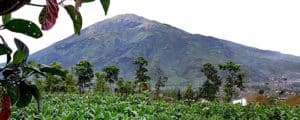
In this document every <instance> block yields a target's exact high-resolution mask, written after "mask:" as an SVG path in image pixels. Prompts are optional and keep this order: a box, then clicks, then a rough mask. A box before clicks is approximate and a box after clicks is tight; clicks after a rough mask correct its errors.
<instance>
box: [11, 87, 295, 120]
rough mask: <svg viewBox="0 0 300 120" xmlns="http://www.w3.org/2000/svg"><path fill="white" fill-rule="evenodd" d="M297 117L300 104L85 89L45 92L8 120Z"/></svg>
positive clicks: (290, 119) (262, 119) (278, 119)
mask: <svg viewBox="0 0 300 120" xmlns="http://www.w3.org/2000/svg"><path fill="white" fill-rule="evenodd" d="M23 118H25V119H27V120H34V119H42V120H77V119H78V120H87V119H95V120H111V119H116V120H123V119H124V120H132V119H138V120H206V119H211V120H222V119H224V120H225V119H226V120H228V119H232V120H236V119H238V120H245V119H250V120H300V106H298V107H289V106H284V105H252V106H246V107H243V106H240V105H232V104H229V103H220V102H219V103H216V102H211V103H193V104H192V105H191V106H189V105H187V104H185V103H183V102H176V103H166V102H163V101H152V100H149V98H148V97H146V96H145V95H144V94H135V95H131V96H128V97H120V96H117V95H103V94H96V93H89V94H84V95H79V94H64V93H60V94H47V95H44V96H43V110H42V112H40V113H37V110H36V104H34V102H32V103H31V104H30V105H29V106H28V107H25V108H23V109H16V108H13V113H12V116H11V119H12V120H20V119H23Z"/></svg>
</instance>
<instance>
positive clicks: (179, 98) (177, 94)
mask: <svg viewBox="0 0 300 120" xmlns="http://www.w3.org/2000/svg"><path fill="white" fill-rule="evenodd" d="M176 99H177V100H181V99H182V96H181V92H180V89H177V93H176Z"/></svg>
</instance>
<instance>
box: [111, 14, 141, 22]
mask: <svg viewBox="0 0 300 120" xmlns="http://www.w3.org/2000/svg"><path fill="white" fill-rule="evenodd" d="M111 20H131V21H141V20H142V21H144V20H146V18H144V17H142V16H138V15H136V14H120V15H117V16H115V17H112V18H111Z"/></svg>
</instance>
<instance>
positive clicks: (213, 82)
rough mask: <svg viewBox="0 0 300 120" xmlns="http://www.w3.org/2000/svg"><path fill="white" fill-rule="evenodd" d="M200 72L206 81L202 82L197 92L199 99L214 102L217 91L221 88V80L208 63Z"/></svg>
mask: <svg viewBox="0 0 300 120" xmlns="http://www.w3.org/2000/svg"><path fill="white" fill-rule="evenodd" d="M201 72H203V73H204V75H205V76H206V78H207V80H206V81H205V82H204V84H203V85H202V87H201V88H200V91H199V97H201V98H205V99H207V100H214V99H215V98H216V93H217V92H218V91H219V88H220V86H221V83H222V81H221V78H220V76H219V75H218V71H217V70H216V69H215V68H214V66H213V65H212V64H210V63H206V64H204V65H203V68H202V69H201Z"/></svg>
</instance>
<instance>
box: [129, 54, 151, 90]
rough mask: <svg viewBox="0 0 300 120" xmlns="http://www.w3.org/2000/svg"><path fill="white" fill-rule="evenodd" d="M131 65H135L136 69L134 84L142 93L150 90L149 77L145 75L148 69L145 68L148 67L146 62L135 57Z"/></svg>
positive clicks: (141, 58)
mask: <svg viewBox="0 0 300 120" xmlns="http://www.w3.org/2000/svg"><path fill="white" fill-rule="evenodd" d="M133 64H135V65H137V69H136V72H135V75H136V77H135V78H136V84H138V87H139V90H140V91H144V90H147V89H150V84H149V83H148V82H149V81H150V79H151V78H150V77H149V76H148V75H147V72H148V69H147V68H146V66H147V65H148V61H147V60H146V59H145V58H144V57H137V58H136V59H135V60H134V61H133Z"/></svg>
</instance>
